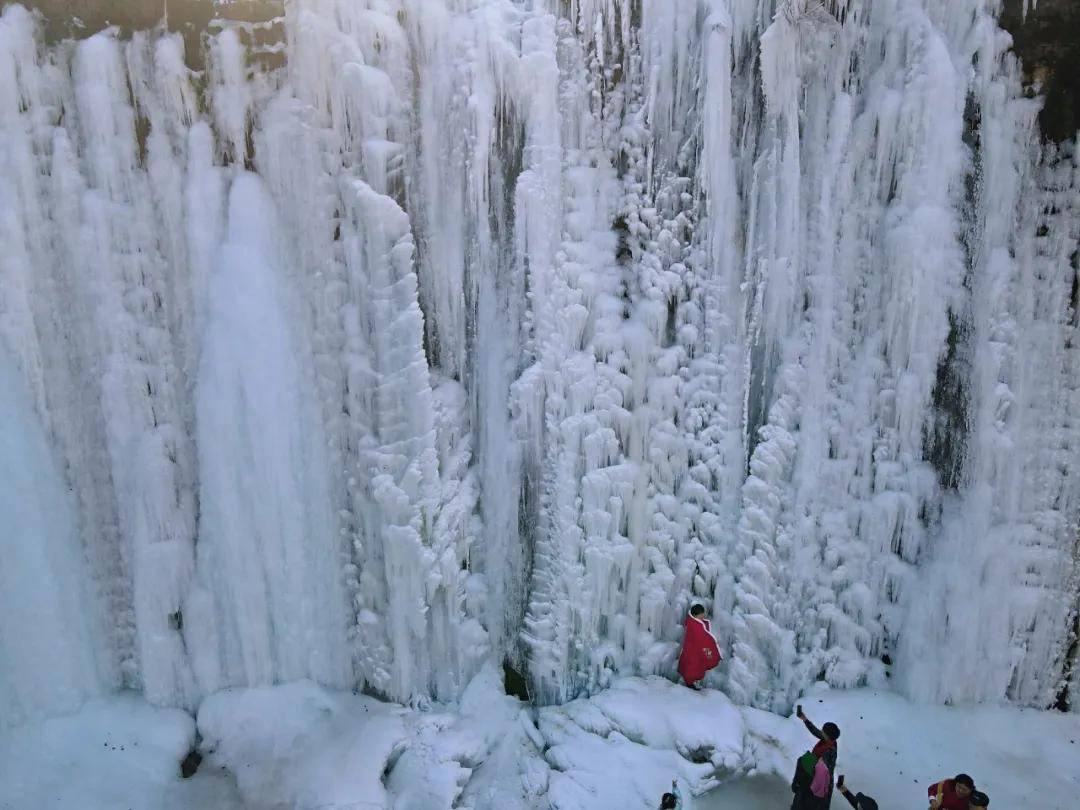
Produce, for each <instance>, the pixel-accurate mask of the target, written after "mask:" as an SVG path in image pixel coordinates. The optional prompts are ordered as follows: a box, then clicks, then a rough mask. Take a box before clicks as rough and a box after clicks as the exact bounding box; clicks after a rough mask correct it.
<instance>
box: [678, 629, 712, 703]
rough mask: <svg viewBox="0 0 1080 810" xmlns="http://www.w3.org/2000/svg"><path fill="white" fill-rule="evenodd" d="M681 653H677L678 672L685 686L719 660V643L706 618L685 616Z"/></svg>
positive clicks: (692, 682)
mask: <svg viewBox="0 0 1080 810" xmlns="http://www.w3.org/2000/svg"><path fill="white" fill-rule="evenodd" d="M684 627H685V630H686V632H685V633H684V635H683V646H682V653H681V654H680V655H679V674H680V675H682V677H683V680H684V681H686V685H687V686H693V685H694V684H695V683H697V682H698V681H700V680H701V679H702V678H704V677H705V673H706V672H708V671H709V670H710V669H712V668H713V667H715V666H716V665H717V664H719V663H720V661H721V656H720V645H718V644H717V643H716V638H715V637H714V636H713V634H712V625H710V624H709V620H708V619H696V618H694V617H693V616H687V617H686V624H685V625H684Z"/></svg>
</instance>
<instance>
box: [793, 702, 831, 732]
mask: <svg viewBox="0 0 1080 810" xmlns="http://www.w3.org/2000/svg"><path fill="white" fill-rule="evenodd" d="M795 716H796V717H798V718H799V719H800V720H802V721H803V725H804V726H806V730H807V731H809V732H810V733H811V734H813V735H814V736H815V737H817V738H818V739H819V740H824V739H827V738H826V737H825V735H824V734H823V733H822V731H821V729H820V728H818V727H817V726H815V725H814V724H813V723H811V722H810V718H808V717H807V716H806V715H805V714H803V710H802V706H796V707H795Z"/></svg>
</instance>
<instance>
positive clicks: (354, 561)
mask: <svg viewBox="0 0 1080 810" xmlns="http://www.w3.org/2000/svg"><path fill="white" fill-rule="evenodd" d="M997 6H998V3H996V2H994V0H950V2H948V3H943V2H940V0H873V2H869V0H831V2H825V3H819V2H815V0H780V1H779V2H773V0H558V1H557V0H549V2H547V3H544V2H542V1H541V0H518V2H513V1H512V0H294V2H291V3H289V4H287V5H286V6H285V7H284V9H283V10H282V15H283V16H282V17H281V18H280V19H278V20H275V21H271V22H267V23H253V24H252V23H228V22H220V23H218V24H215V25H213V26H211V27H210V28H209V29H208V31H207V32H206V34H205V36H204V37H203V43H204V48H203V50H202V51H201V52H200V53H190V52H189V53H185V52H184V40H183V39H181V37H180V36H179V35H178V34H171V33H168V32H167V31H166V30H165V29H164V28H158V29H155V30H154V31H148V32H138V33H135V34H133V35H130V36H128V35H121V34H120V33H119V32H118V31H115V30H109V31H104V32H101V33H97V34H94V35H92V36H88V37H86V38H83V39H81V40H79V41H64V42H55V43H46V42H45V40H44V36H43V34H42V30H41V24H40V20H39V19H37V18H35V16H34V15H33V14H31V13H29V12H27V11H26V10H25V9H23V8H22V7H20V6H15V5H13V6H8V7H7V8H6V9H5V10H4V12H3V15H2V17H0V178H2V179H0V244H2V249H0V355H3V357H4V358H8V359H2V360H0V362H3V363H4V364H6V365H5V366H4V368H6V367H7V365H10V366H11V369H10V373H9V372H8V371H3V374H4V375H5V376H4V384H3V388H2V390H0V410H2V412H3V416H4V423H5V425H4V428H3V430H5V431H6V432H5V433H3V434H0V435H3V436H5V437H7V438H5V442H6V444H5V452H6V453H7V454H8V455H7V457H4V458H0V476H3V477H2V478H0V488H2V489H3V490H4V493H3V495H0V519H2V520H3V522H4V526H5V527H8V526H15V527H17V528H16V530H13V531H8V530H7V529H6V528H5V530H4V532H3V533H2V534H0V555H2V556H0V563H2V564H0V582H2V583H3V584H4V589H3V594H2V596H0V606H3V610H2V611H0V652H2V653H3V663H2V664H0V706H2V707H4V709H5V712H4V714H5V717H9V716H13V717H21V716H27V715H30V714H33V713H36V712H48V711H57V710H61V709H64V708H67V707H68V706H69V705H70V704H71V703H72V701H73V700H77V699H78V698H79V695H80V694H89V693H93V692H95V691H98V690H99V689H101V688H108V687H110V686H112V687H115V686H121V685H122V686H128V687H134V688H137V689H141V690H143V691H144V692H145V693H146V695H147V696H148V697H149V698H150V699H151V700H152V701H153V702H155V703H160V704H167V705H180V706H188V707H190V706H193V705H195V704H196V703H197V702H198V700H199V699H200V698H201V697H202V696H204V695H206V694H208V693H210V692H213V691H215V690H218V689H220V688H222V687H225V686H229V685H258V684H267V683H274V682H281V681H289V680H295V679H298V678H303V677H310V678H313V679H314V680H316V681H318V682H320V683H323V684H327V685H330V686H334V687H349V686H356V685H363V686H366V687H367V688H370V689H371V690H373V691H374V692H375V693H377V694H382V695H386V696H389V697H392V698H395V699H399V700H422V699H423V698H425V697H432V696H434V697H439V698H454V697H456V696H458V695H459V694H460V693H461V690H462V689H463V688H464V686H465V684H466V683H467V682H468V680H469V679H470V678H471V677H472V675H474V674H475V673H476V672H477V670H478V669H479V667H480V666H481V665H482V664H483V662H484V661H486V660H488V659H489V658H491V657H493V656H494V657H496V658H498V659H502V658H509V659H510V660H511V662H512V663H513V664H514V665H515V666H517V667H518V668H519V669H521V670H523V671H525V672H526V675H527V679H528V681H529V683H530V687H531V689H532V692H533V694H534V696H535V697H536V698H537V699H538V700H540V701H542V702H559V701H563V700H566V699H568V698H570V697H573V696H576V695H579V694H583V693H587V692H591V691H595V690H597V689H600V688H602V687H603V686H604V685H605V684H606V683H608V682H609V680H610V678H611V677H612V675H613V674H614V673H662V674H669V675H670V674H673V673H674V659H675V653H676V649H677V647H676V645H677V641H678V639H679V637H680V633H681V630H680V626H681V617H682V616H683V614H684V611H685V610H686V608H687V606H688V604H689V602H690V600H691V599H698V600H701V601H704V602H706V603H707V604H708V605H709V607H710V609H711V611H712V614H713V616H714V619H715V625H716V629H717V630H718V635H720V637H721V641H722V644H723V646H724V648H725V654H726V656H727V662H726V664H725V666H724V667H723V668H722V669H721V670H720V671H719V676H718V679H719V680H718V685H720V686H722V687H723V688H724V689H726V690H727V692H728V694H729V695H730V696H731V697H732V698H733V699H735V700H736V701H739V702H748V703H753V704H755V705H759V706H764V707H768V708H774V709H784V708H787V707H788V706H790V704H791V702H792V701H793V699H794V698H795V697H796V696H797V695H798V694H799V693H800V690H802V689H803V688H804V687H805V686H806V685H808V684H809V683H811V682H812V681H814V680H817V679H819V678H823V679H825V680H827V681H828V682H830V683H832V684H834V685H836V686H854V685H859V684H863V683H867V682H870V683H874V684H877V683H881V682H882V681H883V680H884V676H885V674H886V672H888V674H890V675H891V677H892V681H893V682H894V683H896V684H899V685H900V687H901V688H902V689H904V690H905V691H906V692H908V693H909V694H911V695H914V696H916V697H919V698H922V699H926V700H930V701H949V702H960V701H971V700H1001V699H1008V700H1013V701H1016V702H1019V703H1021V704H1025V705H1036V706H1048V705H1052V704H1054V703H1056V702H1059V701H1068V700H1070V699H1071V706H1072V707H1074V708H1075V707H1076V706H1077V705H1080V694H1077V692H1078V684H1077V680H1078V679H1077V678H1075V677H1072V679H1071V687H1070V677H1071V676H1070V673H1071V671H1072V670H1071V667H1072V665H1073V664H1074V663H1075V659H1076V647H1075V645H1074V644H1073V642H1074V640H1075V628H1076V610H1077V600H1078V595H1080V568H1078V567H1077V554H1078V551H1077V550H1078V517H1080V485H1078V483H1077V482H1078V481H1080V421H1078V417H1077V414H1080V324H1078V316H1077V304H1078V303H1080V302H1078V300H1077V299H1078V297H1080V293H1078V286H1080V285H1078V281H1077V270H1076V268H1075V264H1076V261H1075V256H1076V255H1077V250H1078V248H1080V244H1078V239H1080V230H1078V228H1077V225H1076V222H1077V216H1078V215H1080V197H1078V189H1080V180H1078V167H1077V164H1076V162H1075V160H1074V157H1073V148H1072V145H1071V144H1066V145H1064V146H1061V147H1054V146H1044V145H1042V144H1041V143H1040V139H1039V135H1038V131H1037V128H1036V124H1035V116H1036V114H1037V112H1038V109H1039V104H1040V102H1039V100H1038V98H1036V97H1032V98H1029V97H1027V95H1026V94H1025V90H1024V88H1023V86H1022V83H1021V71H1020V68H1019V66H1018V65H1017V64H1016V62H1015V60H1014V58H1013V57H1012V56H1011V54H1009V53H1008V47H1009V38H1008V35H1007V34H1005V33H1004V32H1003V31H1001V30H1000V29H999V27H998V25H997V23H996V19H995V17H996V14H997V11H998V7H997ZM8 377H11V378H12V379H11V380H10V381H9V380H8ZM16 381H17V384H16ZM9 424H13V425H15V426H16V427H17V430H16V431H15V432H14V434H12V435H14V437H15V438H13V439H11V438H10V437H9V436H8V434H9V433H11V430H10V428H9ZM9 439H10V440H9ZM8 448H12V449H11V450H10V452H9V451H8ZM27 471H29V472H27ZM27 475H33V476H34V478H33V480H34V481H36V482H37V483H36V484H34V485H33V486H32V487H31V489H32V494H33V497H32V498H30V499H29V500H22V499H18V498H17V497H15V496H13V495H12V494H11V493H12V492H18V491H20V490H19V488H20V487H23V488H25V487H27V486H31V485H30V484H29V483H28V479H27V478H26V476H27ZM80 538H81V549H80V547H79V545H78V541H79V539H80ZM10 561H13V562H10ZM11 565H15V566H18V573H17V574H13V573H12V571H11V569H10V566H11ZM20 583H24V584H20ZM31 583H33V584H31ZM30 615H40V616H41V617H43V618H42V620H41V621H40V622H39V623H38V624H36V625H34V626H35V627H37V628H40V633H39V636H40V638H39V640H38V642H39V643H35V644H27V643H25V640H24V639H21V638H20V634H23V633H25V631H26V626H27V623H28V622H30V619H29V618H28V616H30ZM12 640H13V641H12ZM90 659H96V662H95V663H94V665H93V666H92V667H91V666H90V665H89V664H88V663H87V662H88V660H90ZM91 672H93V673H96V674H94V675H91V674H90V673H91ZM46 676H47V679H46Z"/></svg>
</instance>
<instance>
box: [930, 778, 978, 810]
mask: <svg viewBox="0 0 1080 810" xmlns="http://www.w3.org/2000/svg"><path fill="white" fill-rule="evenodd" d="M973 790H975V780H974V779H972V778H971V777H970V776H968V775H967V774H966V773H959V774H957V775H956V777H955V778H953V779H942V780H941V781H940V782H935V783H934V784H932V785H931V786H930V787H928V788H927V789H926V795H928V796H929V797H930V807H931V808H932V810H968V797H969V796H971V792H972V791H973Z"/></svg>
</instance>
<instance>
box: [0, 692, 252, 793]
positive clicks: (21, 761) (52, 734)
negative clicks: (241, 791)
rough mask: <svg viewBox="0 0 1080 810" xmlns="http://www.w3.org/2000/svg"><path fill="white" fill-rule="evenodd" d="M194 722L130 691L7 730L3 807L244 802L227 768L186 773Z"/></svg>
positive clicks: (1, 771)
mask: <svg viewBox="0 0 1080 810" xmlns="http://www.w3.org/2000/svg"><path fill="white" fill-rule="evenodd" d="M194 740H195V723H194V721H193V720H192V719H191V717H190V716H189V715H187V714H185V713H184V712H182V711H180V710H178V709H159V708H155V707H152V706H150V705H148V704H147V703H146V702H145V701H143V699H142V698H140V697H138V696H136V695H133V694H125V695H119V696H116V697H111V698H107V699H101V700H92V701H90V702H88V703H87V704H86V705H85V706H84V707H83V709H82V710H81V711H80V712H78V713H77V714H74V715H71V716H68V717H57V718H53V719H50V720H46V721H44V722H41V723H37V724H33V725H26V726H22V727H17V728H10V729H6V730H4V731H3V732H2V733H0V808H4V809H5V810H7V808H12V810H15V809H16V808H17V809H18V810H24V809H25V810H30V808H45V807H47V808H49V810H118V808H119V810H126V808H155V810H189V809H190V808H214V810H233V809H234V808H235V809H236V810H239V808H240V807H241V806H242V805H241V804H240V802H239V800H238V798H237V797H236V788H235V786H234V785H233V784H232V781H231V780H230V779H229V778H228V776H227V775H226V774H223V773H221V772H220V771H218V772H214V771H212V770H211V769H209V768H207V767H206V764H205V763H204V764H203V768H202V769H201V770H200V771H199V772H198V773H196V774H195V776H194V777H192V778H191V779H186V780H184V779H181V778H180V761H181V760H182V759H183V758H184V756H185V755H186V754H187V752H188V751H189V750H190V749H191V744H192V743H193V742H194Z"/></svg>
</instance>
